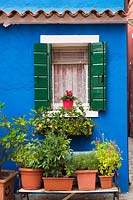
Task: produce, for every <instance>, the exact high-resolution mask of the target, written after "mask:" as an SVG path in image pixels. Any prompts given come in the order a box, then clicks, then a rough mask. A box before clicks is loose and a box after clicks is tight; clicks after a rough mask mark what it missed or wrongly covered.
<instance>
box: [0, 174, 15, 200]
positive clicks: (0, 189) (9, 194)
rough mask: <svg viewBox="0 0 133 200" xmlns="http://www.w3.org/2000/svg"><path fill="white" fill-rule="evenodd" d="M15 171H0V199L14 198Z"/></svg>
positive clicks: (12, 199)
mask: <svg viewBox="0 0 133 200" xmlns="http://www.w3.org/2000/svg"><path fill="white" fill-rule="evenodd" d="M16 175H17V173H16V172H15V171H8V170H1V171H0V200H14V199H15V197H14V182H15V178H16Z"/></svg>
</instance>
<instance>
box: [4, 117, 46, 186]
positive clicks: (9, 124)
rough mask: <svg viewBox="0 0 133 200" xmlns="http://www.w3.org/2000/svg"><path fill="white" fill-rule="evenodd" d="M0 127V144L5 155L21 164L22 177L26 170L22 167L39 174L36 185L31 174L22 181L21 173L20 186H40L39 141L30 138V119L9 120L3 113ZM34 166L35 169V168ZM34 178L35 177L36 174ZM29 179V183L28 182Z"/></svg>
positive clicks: (40, 151) (40, 153)
mask: <svg viewBox="0 0 133 200" xmlns="http://www.w3.org/2000/svg"><path fill="white" fill-rule="evenodd" d="M0 127H1V130H2V131H3V135H2V137H1V138H0V144H1V145H2V147H3V149H4V150H5V154H6V155H7V156H6V157H7V158H8V159H10V160H12V161H15V162H16V163H17V164H18V165H19V166H21V168H20V171H21V172H23V173H24V177H25V176H26V174H27V172H24V169H23V168H27V169H28V170H27V171H28V172H29V171H31V173H32V174H33V171H34V172H35V171H37V173H38V174H40V175H38V177H39V178H38V186H36V185H34V182H33V180H32V178H31V175H30V178H29V179H28V181H27V182H26V181H23V174H21V180H22V187H23V188H24V189H38V188H40V187H41V180H42V174H43V170H42V169H40V165H41V164H40V163H41V156H42V148H41V141H39V140H38V139H32V137H33V136H32V131H33V129H32V127H31V124H30V121H29V120H27V119H26V116H20V117H17V118H15V117H12V119H11V120H10V121H9V120H8V118H7V117H6V116H5V115H4V114H1V118H0ZM29 138H30V139H29ZM30 168H31V169H30ZM36 168H37V170H35V169H36ZM38 169H39V170H38ZM35 179H37V176H36V178H35ZM30 180H31V183H30V182H29V181H30ZM25 183H26V185H25ZM35 184H36V183H35Z"/></svg>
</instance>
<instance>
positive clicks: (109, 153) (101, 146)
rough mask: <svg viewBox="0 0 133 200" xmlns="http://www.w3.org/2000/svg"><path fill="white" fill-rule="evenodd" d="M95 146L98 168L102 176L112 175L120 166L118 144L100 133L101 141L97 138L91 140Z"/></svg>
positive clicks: (120, 158)
mask: <svg viewBox="0 0 133 200" xmlns="http://www.w3.org/2000/svg"><path fill="white" fill-rule="evenodd" d="M93 143H94V144H95V147H96V151H97V157H98V161H99V165H98V170H99V174H100V175H102V176H112V175H114V173H115V172H116V170H117V169H119V168H120V167H121V160H122V157H121V151H120V149H119V147H118V145H117V144H116V143H115V142H113V141H111V140H110V141H109V140H107V139H104V135H102V141H100V140H99V139H97V140H96V141H95V142H93Z"/></svg>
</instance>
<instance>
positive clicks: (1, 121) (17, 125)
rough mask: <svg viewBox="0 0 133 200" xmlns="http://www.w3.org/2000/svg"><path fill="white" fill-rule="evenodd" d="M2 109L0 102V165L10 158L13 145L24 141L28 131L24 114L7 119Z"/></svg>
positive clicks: (2, 105) (15, 145)
mask: <svg viewBox="0 0 133 200" xmlns="http://www.w3.org/2000/svg"><path fill="white" fill-rule="evenodd" d="M3 109H4V104H3V103H0V152H1V158H0V165H1V166H0V167H2V164H4V162H5V161H6V160H7V159H10V158H11V156H12V153H13V151H14V149H15V147H17V146H18V145H19V144H22V143H23V142H24V140H25V138H26V136H27V131H28V122H27V120H26V119H25V116H22V117H18V118H12V120H9V119H8V118H7V116H6V115H5V114H4V113H3V112H2V111H3Z"/></svg>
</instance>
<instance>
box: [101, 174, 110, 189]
mask: <svg viewBox="0 0 133 200" xmlns="http://www.w3.org/2000/svg"><path fill="white" fill-rule="evenodd" d="M112 178H113V177H112V176H99V179H100V184H101V188H103V189H105V188H112Z"/></svg>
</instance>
